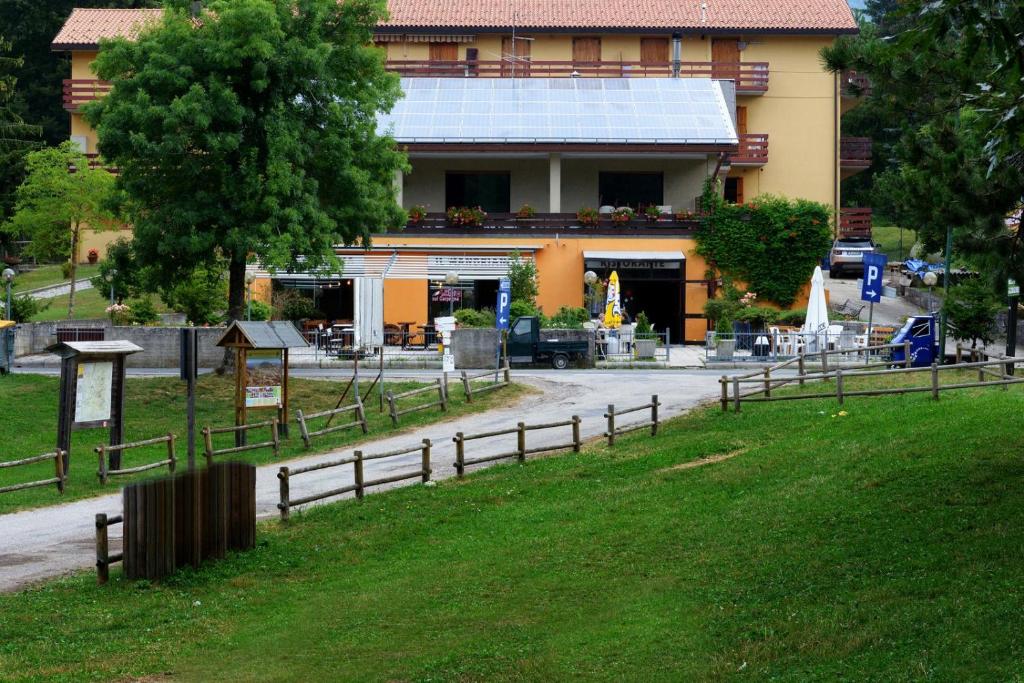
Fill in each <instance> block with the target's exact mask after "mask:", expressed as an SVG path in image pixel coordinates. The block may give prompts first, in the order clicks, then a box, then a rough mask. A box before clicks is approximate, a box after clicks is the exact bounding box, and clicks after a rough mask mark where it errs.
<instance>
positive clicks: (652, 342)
mask: <svg viewBox="0 0 1024 683" xmlns="http://www.w3.org/2000/svg"><path fill="white" fill-rule="evenodd" d="M671 338H672V335H671V333H670V332H669V330H668V329H667V328H666V329H665V331H664V332H640V333H638V332H631V333H630V332H623V331H622V330H620V331H619V332H618V334H617V335H615V336H612V335H609V334H607V332H606V333H605V336H599V337H598V339H597V360H601V361H607V362H610V363H629V362H632V361H635V360H636V361H651V362H660V363H668V357H669V343H670V341H671Z"/></svg>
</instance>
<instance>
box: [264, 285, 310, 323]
mask: <svg viewBox="0 0 1024 683" xmlns="http://www.w3.org/2000/svg"><path fill="white" fill-rule="evenodd" d="M285 291H286V292H288V293H289V294H291V295H292V296H281V297H279V298H278V300H277V301H275V302H274V303H275V305H274V309H275V312H276V317H279V318H280V319H281V320H309V319H310V318H315V317H317V316H316V306H314V305H313V300H312V299H311V298H309V297H307V296H302V295H301V294H299V293H298V292H296V291H295V290H293V289H292V290H285Z"/></svg>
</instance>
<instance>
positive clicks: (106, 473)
mask: <svg viewBox="0 0 1024 683" xmlns="http://www.w3.org/2000/svg"><path fill="white" fill-rule="evenodd" d="M174 439H175V437H174V434H168V435H167V436H158V437H156V438H155V439H144V440H143V441H134V442H132V443H122V444H117V445H114V446H97V447H96V448H95V449H93V450H95V452H96V454H97V455H98V456H99V463H100V468H99V471H98V472H97V473H96V476H98V477H99V478H100V483H101V484H106V483H107V479H109V478H110V477H113V476H120V475H124V474H134V473H136V472H145V471H146V470H152V469H156V468H157V467H163V466H164V465H167V468H168V470H169V471H170V472H171V473H172V474H173V473H174V466H175V463H176V462H177V460H176V459H175V457H174ZM158 443H166V444H167V458H166V459H164V460H160V461H158V462H153V463H149V464H148V465H139V466H138V467H122V468H120V469H116V470H111V469H107V458H106V454H107V453H110V452H119V451H120V452H123V451H126V450H128V449H131V448H140V447H142V446H151V445H153V444H158Z"/></svg>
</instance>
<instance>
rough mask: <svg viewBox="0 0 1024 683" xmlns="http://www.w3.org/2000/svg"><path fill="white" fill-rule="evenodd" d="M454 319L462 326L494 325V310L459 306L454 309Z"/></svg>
mask: <svg viewBox="0 0 1024 683" xmlns="http://www.w3.org/2000/svg"><path fill="white" fill-rule="evenodd" d="M455 321H456V322H457V323H458V324H459V325H460V326H462V327H494V311H492V310H491V309H489V308H485V309H483V310H481V311H478V310H476V309H475V308H460V309H459V310H457V311H455Z"/></svg>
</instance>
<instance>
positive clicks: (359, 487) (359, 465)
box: [352, 451, 364, 500]
mask: <svg viewBox="0 0 1024 683" xmlns="http://www.w3.org/2000/svg"><path fill="white" fill-rule="evenodd" d="M352 455H354V456H355V458H356V460H355V462H354V463H353V464H354V465H355V475H356V498H358V499H359V500H362V499H363V493H364V490H363V481H364V479H363V452H362V451H355V452H353V453H352Z"/></svg>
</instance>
